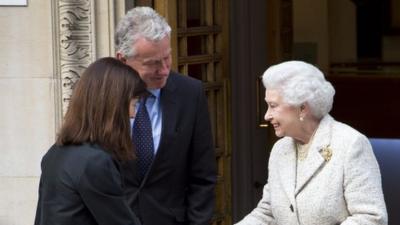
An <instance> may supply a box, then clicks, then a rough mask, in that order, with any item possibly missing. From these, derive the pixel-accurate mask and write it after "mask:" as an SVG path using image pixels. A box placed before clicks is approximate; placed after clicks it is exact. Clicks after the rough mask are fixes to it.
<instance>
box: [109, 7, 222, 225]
mask: <svg viewBox="0 0 400 225" xmlns="http://www.w3.org/2000/svg"><path fill="white" fill-rule="evenodd" d="M170 32H171V28H170V26H169V25H168V24H167V22H166V21H165V19H164V18H163V17H161V16H160V15H159V14H157V13H156V12H155V11H154V10H153V9H152V8H149V7H136V8H134V9H132V10H130V11H129V12H128V13H127V14H126V15H125V16H124V17H123V18H122V19H121V21H120V23H119V24H118V27H117V29H116V35H115V41H116V52H117V53H116V57H117V58H118V59H120V60H121V61H123V62H125V63H126V64H127V65H129V66H131V67H132V68H134V69H135V70H137V71H138V72H139V75H140V77H141V78H142V80H143V81H144V82H145V83H146V84H147V88H148V91H149V92H150V95H149V96H148V97H147V98H145V99H143V100H142V101H141V103H138V104H139V105H138V107H137V108H139V109H138V114H137V116H136V118H135V121H132V123H133V130H132V133H133V137H134V142H135V144H136V149H137V155H138V158H137V160H134V161H132V162H131V163H128V164H126V165H125V168H124V169H125V171H124V178H125V185H126V193H127V195H128V198H129V202H130V205H131V207H132V209H133V210H134V212H135V213H136V214H137V216H138V217H139V219H140V220H141V222H142V223H143V224H145V225H160V224H162V225H172V224H191V225H195V224H196V225H200V224H210V221H211V217H212V215H213V211H214V204H215V196H214V187H215V183H216V166H215V155H214V148H213V143H212V134H211V126H210V119H209V115H208V109H207V100H206V97H205V94H204V90H203V87H202V83H201V81H198V80H195V79H193V78H190V77H188V76H183V75H180V74H178V73H176V72H172V71H171V46H170ZM141 109H143V110H144V111H146V112H144V113H142V112H141V111H140V110H141ZM139 112H140V113H139ZM142 114H143V115H146V116H145V117H146V118H147V119H146V121H148V122H139V120H140V121H142V117H140V119H139V115H142ZM149 119H150V121H149ZM146 123H149V125H148V127H149V128H148V129H147V128H143V129H142V130H141V131H137V129H136V128H137V127H140V126H142V125H143V124H146ZM143 127H145V125H143ZM150 127H151V129H150ZM138 129H139V128H138ZM146 130H151V131H150V135H148V134H142V133H140V134H137V133H139V132H145V131H146ZM148 136H150V141H148V143H141V142H143V141H144V140H148V139H147V138H148ZM135 137H137V138H136V139H135ZM145 148H150V149H151V150H150V152H149V151H148V150H144V149H145Z"/></svg>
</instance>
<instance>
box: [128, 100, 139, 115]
mask: <svg viewBox="0 0 400 225" xmlns="http://www.w3.org/2000/svg"><path fill="white" fill-rule="evenodd" d="M138 100H139V99H138V98H132V99H131V101H130V102H129V118H135V115H136V103H137V101H138Z"/></svg>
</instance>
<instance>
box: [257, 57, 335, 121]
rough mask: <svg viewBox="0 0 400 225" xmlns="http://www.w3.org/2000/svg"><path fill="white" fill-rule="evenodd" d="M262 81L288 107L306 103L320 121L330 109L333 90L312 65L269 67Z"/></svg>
mask: <svg viewBox="0 0 400 225" xmlns="http://www.w3.org/2000/svg"><path fill="white" fill-rule="evenodd" d="M262 81H263V84H264V87H265V88H266V89H267V90H268V89H273V90H277V91H278V92H279V93H280V94H281V96H282V98H283V101H284V102H286V103H287V104H289V105H292V106H300V105H301V104H304V103H307V104H308V105H309V107H310V109H311V113H312V114H313V115H314V116H315V117H317V118H319V119H320V118H322V117H323V116H325V115H326V114H328V113H329V112H330V111H331V109H332V104H333V96H334V95H335V89H334V88H333V86H332V84H331V83H330V82H329V81H327V80H326V79H325V77H324V74H323V73H322V72H321V71H320V70H319V69H318V68H316V67H315V66H313V65H311V64H308V63H305V62H302V61H287V62H283V63H280V64H277V65H274V66H271V67H269V68H268V69H267V70H266V71H265V72H264V74H263V76H262Z"/></svg>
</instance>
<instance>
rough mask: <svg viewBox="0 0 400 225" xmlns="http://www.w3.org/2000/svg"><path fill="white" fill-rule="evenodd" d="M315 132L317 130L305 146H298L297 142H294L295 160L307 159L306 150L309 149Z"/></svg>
mask: <svg viewBox="0 0 400 225" xmlns="http://www.w3.org/2000/svg"><path fill="white" fill-rule="evenodd" d="M316 131H317V129H315V130H314V133H313V134H312V135H311V137H310V140H308V143H307V144H304V145H302V144H299V143H298V142H295V146H296V152H297V158H298V159H299V160H300V161H304V160H305V159H306V158H307V155H308V150H309V149H310V147H311V143H312V141H313V139H314V134H315V132H316Z"/></svg>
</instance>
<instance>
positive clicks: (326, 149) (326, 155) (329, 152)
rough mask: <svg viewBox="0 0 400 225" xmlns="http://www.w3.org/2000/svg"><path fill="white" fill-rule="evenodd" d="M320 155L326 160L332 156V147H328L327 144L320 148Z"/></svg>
mask: <svg viewBox="0 0 400 225" xmlns="http://www.w3.org/2000/svg"><path fill="white" fill-rule="evenodd" d="M320 153H321V155H322V157H323V158H324V159H325V162H328V161H329V160H331V158H332V149H330V148H329V145H327V146H326V147H324V148H322V149H321V152H320Z"/></svg>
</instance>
